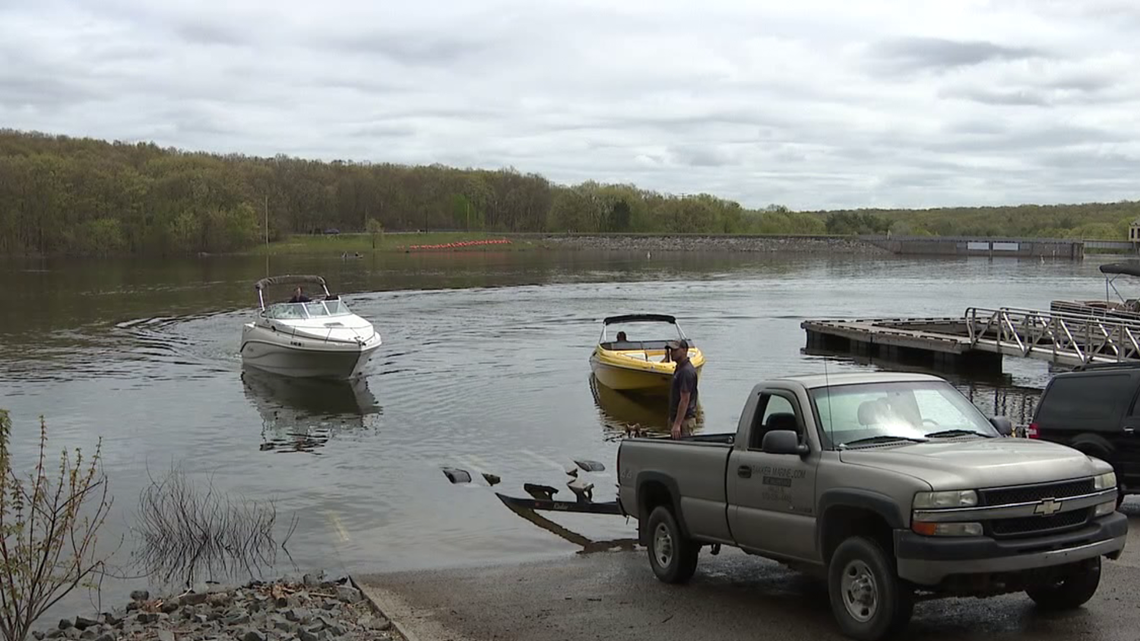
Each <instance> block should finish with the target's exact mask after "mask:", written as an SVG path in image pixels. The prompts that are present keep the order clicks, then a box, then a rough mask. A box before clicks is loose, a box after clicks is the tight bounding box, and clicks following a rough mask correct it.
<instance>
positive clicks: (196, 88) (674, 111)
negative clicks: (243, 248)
mask: <svg viewBox="0 0 1140 641" xmlns="http://www.w3.org/2000/svg"><path fill="white" fill-rule="evenodd" d="M951 5H953V6H951ZM1130 7H1131V4H1129V3H1127V2H1124V3H1121V2H1115V1H1114V0H1089V1H1088V2H1085V3H1061V2H1053V1H1052V0H1048V1H1046V0H1032V1H1028V0H1011V1H1010V2H1008V3H1002V4H1001V7H1000V10H990V9H986V8H985V7H981V6H974V5H972V4H960V3H949V4H946V5H936V4H933V3H932V4H930V5H926V4H915V3H912V2H909V1H907V0H881V2H876V3H870V4H867V3H858V5H856V3H848V2H842V1H840V0H803V1H802V2H797V3H793V4H788V3H782V4H776V3H773V4H770V5H768V6H757V3H753V2H747V1H746V0H709V2H707V3H703V4H699V5H698V4H686V3H672V2H666V3H664V4H662V3H653V2H649V0H629V1H628V2H625V3H620V4H617V5H615V4H612V3H610V4H607V3H581V2H571V1H570V0H553V1H551V2H546V3H533V2H526V1H525V0H488V2H485V3H478V4H472V3H468V2H462V1H461V0H438V1H437V2H433V3H421V4H409V3H397V2H395V1H394V0H343V1H342V2H337V3H324V4H320V3H318V4H313V3H311V2H304V1H303V0H277V1H276V2H271V1H270V0H233V1H232V2H223V1H222V0H203V1H202V2H200V3H153V2H145V0H44V2H40V3H31V2H9V1H7V0H0V123H2V124H3V125H4V126H8V127H14V128H20V129H37V130H42V131H49V132H52V133H63V134H71V135H83V136H95V137H103V138H109V139H127V140H139V139H146V140H154V141H155V142H157V143H158V144H160V145H163V146H168V145H169V146H178V147H182V148H187V149H202V150H209V151H219V152H227V153H228V152H238V153H245V154H256V155H273V154H276V153H288V154H291V155H300V156H308V157H313V158H319V159H325V160H332V159H350V160H356V161H367V162H377V163H380V162H400V163H425V164H427V163H435V162H442V163H449V164H456V165H460V166H470V167H485V168H499V167H505V166H510V165H513V166H515V167H517V168H518V169H519V170H521V171H525V172H540V173H543V174H544V175H546V176H548V177H549V178H551V179H552V180H554V181H556V182H561V183H573V182H580V181H583V180H588V179H595V180H599V181H612V182H622V183H636V184H638V185H639V186H642V187H645V188H648V189H656V190H661V191H672V192H683V193H699V192H709V193H716V194H718V195H722V196H725V197H729V198H736V199H739V200H741V201H742V202H743V203H744V204H745V205H747V206H764V205H767V204H768V203H772V202H777V203H782V204H786V205H788V206H791V207H796V208H819V207H854V206H864V205H876V206H934V205H955V204H970V203H1000V202H1004V201H1007V200H1008V201H1010V202H1033V201H1037V202H1049V201H1053V200H1061V201H1070V202H1071V201H1074V200H1081V199H1095V200H1112V199H1115V198H1123V197H1127V198H1136V197H1137V193H1136V192H1137V187H1136V181H1135V175H1136V174H1137V171H1136V167H1135V158H1136V156H1137V154H1138V153H1140V150H1137V148H1136V146H1135V145H1136V143H1135V142H1133V141H1135V140H1140V124H1138V123H1137V122H1136V120H1135V116H1134V115H1133V114H1135V113H1137V112H1138V110H1140V79H1137V78H1135V74H1134V73H1133V70H1134V69H1136V68H1140V42H1137V39H1136V38H1135V37H1134V34H1135V29H1134V28H1133V26H1130V25H1134V24H1135V23H1132V22H1129V17H1130V16H1133V15H1134V14H1135V12H1134V11H1133V10H1132V9H1131V8H1130ZM1136 15H1140V14H1136ZM962 33H969V34H971V36H970V39H968V40H964V39H962V38H961V37H960V36H959V35H958V34H962ZM1129 172H1131V173H1129Z"/></svg>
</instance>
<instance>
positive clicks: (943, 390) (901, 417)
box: [811, 381, 999, 448]
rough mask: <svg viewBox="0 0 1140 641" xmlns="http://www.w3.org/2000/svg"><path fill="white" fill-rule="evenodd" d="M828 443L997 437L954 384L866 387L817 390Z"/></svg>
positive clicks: (815, 397) (817, 406)
mask: <svg viewBox="0 0 1140 641" xmlns="http://www.w3.org/2000/svg"><path fill="white" fill-rule="evenodd" d="M811 397H812V403H813V404H814V405H815V409H816V412H817V415H818V416H819V420H820V425H821V426H822V428H823V432H824V433H823V435H822V436H823V438H824V441H825V442H827V443H829V445H830V447H831V448H839V447H843V446H846V445H849V444H850V445H855V444H856V442H857V441H858V442H861V443H867V444H872V443H874V444H882V443H884V442H889V441H890V440H891V437H894V438H898V439H900V440H903V439H905V440H927V439H937V438H950V437H959V436H973V435H976V436H984V437H987V438H989V437H996V436H998V435H999V434H998V432H997V430H996V429H994V427H993V425H991V424H990V422H989V421H988V420H986V418H985V417H984V416H983V415H982V413H981V412H979V411H978V409H977V408H976V407H974V404H973V403H971V402H970V401H969V400H967V399H966V397H964V396H962V394H961V393H959V392H958V390H956V389H954V388H953V387H952V386H951V385H949V384H948V383H942V382H937V381H920V382H900V383H861V384H857V385H837V386H834V387H823V388H818V389H814V390H811Z"/></svg>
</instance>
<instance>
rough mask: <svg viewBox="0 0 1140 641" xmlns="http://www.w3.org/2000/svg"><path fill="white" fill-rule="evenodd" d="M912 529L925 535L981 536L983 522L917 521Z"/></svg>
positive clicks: (912, 525)
mask: <svg viewBox="0 0 1140 641" xmlns="http://www.w3.org/2000/svg"><path fill="white" fill-rule="evenodd" d="M910 529H911V530H913V531H914V532H915V534H923V535H925V536H981V535H982V524H981V523H923V522H922V521H915V522H914V523H912V524H911V526H910Z"/></svg>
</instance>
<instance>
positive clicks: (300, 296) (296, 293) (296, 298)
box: [289, 285, 310, 303]
mask: <svg viewBox="0 0 1140 641" xmlns="http://www.w3.org/2000/svg"><path fill="white" fill-rule="evenodd" d="M309 300H310V299H309V297H308V296H306V295H305V292H304V290H302V289H301V286H300V285H297V289H295V290H293V298H290V299H289V302H290V303H307V302H309Z"/></svg>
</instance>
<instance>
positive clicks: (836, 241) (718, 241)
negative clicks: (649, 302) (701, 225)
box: [541, 234, 890, 255]
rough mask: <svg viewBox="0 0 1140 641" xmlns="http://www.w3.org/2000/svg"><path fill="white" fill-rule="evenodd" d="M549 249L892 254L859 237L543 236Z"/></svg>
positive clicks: (543, 240)
mask: <svg viewBox="0 0 1140 641" xmlns="http://www.w3.org/2000/svg"><path fill="white" fill-rule="evenodd" d="M541 242H542V244H543V245H544V246H545V247H547V248H548V249H582V250H585V249H589V250H602V251H649V252H653V251H657V252H669V251H673V252H676V251H681V252H694V251H713V252H754V253H785V252H786V253H827V254H849V255H850V254H854V255H889V254H890V252H889V251H888V250H886V249H883V248H881V247H878V246H876V245H873V244H871V243H869V242H867V241H864V240H859V239H857V238H843V237H828V236H729V235H724V236H700V235H684V234H682V235H672V236H667V235H636V234H631V235H595V236H580V235H557V234H549V235H546V236H543V237H542V240H541Z"/></svg>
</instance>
